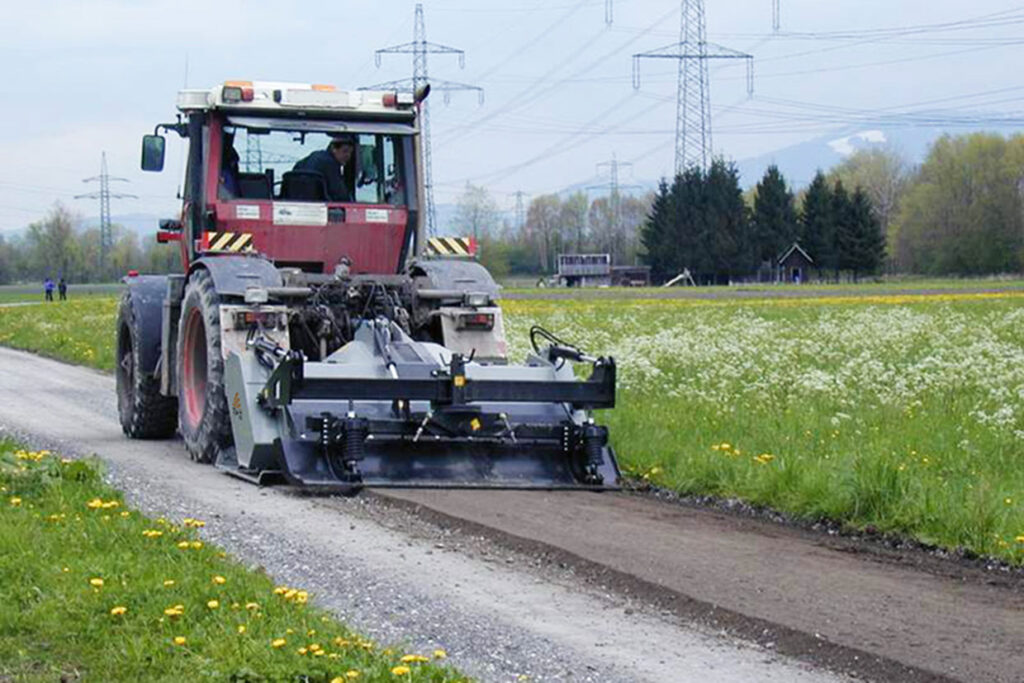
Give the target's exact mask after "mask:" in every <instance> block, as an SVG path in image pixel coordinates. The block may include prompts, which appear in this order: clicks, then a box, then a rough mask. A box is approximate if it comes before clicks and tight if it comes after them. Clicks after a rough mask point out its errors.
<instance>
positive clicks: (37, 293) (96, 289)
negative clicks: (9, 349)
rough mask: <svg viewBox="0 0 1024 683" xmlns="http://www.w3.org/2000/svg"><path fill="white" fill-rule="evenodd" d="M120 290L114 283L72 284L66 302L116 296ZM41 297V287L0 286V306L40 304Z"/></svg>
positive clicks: (54, 294) (39, 285) (54, 293)
mask: <svg viewBox="0 0 1024 683" xmlns="http://www.w3.org/2000/svg"><path fill="white" fill-rule="evenodd" d="M120 288H121V285H120V284H119V283H116V282H111V283H105V284H88V285H77V284H73V285H71V286H70V287H69V288H68V300H69V301H73V300H75V299H79V298H82V297H86V298H94V297H97V296H110V295H111V294H116V293H117V292H118V291H119V290H120ZM53 298H54V299H56V298H57V292H56V290H54V292H53ZM43 300H44V297H43V285H42V283H39V284H38V285H36V284H33V285H3V286H0V304H9V303H19V302H25V301H27V302H33V301H35V302H42V301H43Z"/></svg>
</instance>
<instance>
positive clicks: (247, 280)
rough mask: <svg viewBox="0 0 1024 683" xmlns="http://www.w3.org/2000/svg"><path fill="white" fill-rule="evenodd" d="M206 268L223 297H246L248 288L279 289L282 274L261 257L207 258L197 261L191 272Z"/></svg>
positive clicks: (218, 292) (193, 264)
mask: <svg viewBox="0 0 1024 683" xmlns="http://www.w3.org/2000/svg"><path fill="white" fill-rule="evenodd" d="M197 268H205V269H206V270H207V271H209V273H210V275H211V276H212V277H213V286H214V288H215V289H216V290H217V294H219V295H221V296H237V297H242V296H245V290H246V288H247V287H279V286H280V285H281V283H282V280H281V274H280V273H279V272H277V268H276V267H274V264H273V263H271V262H270V261H268V260H267V259H265V258H261V257H259V256H241V255H239V256H207V257H204V258H200V259H196V260H195V261H194V262H193V263H192V267H191V268H190V270H191V271H194V270H196V269H197Z"/></svg>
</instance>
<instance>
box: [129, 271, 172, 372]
mask: <svg viewBox="0 0 1024 683" xmlns="http://www.w3.org/2000/svg"><path fill="white" fill-rule="evenodd" d="M121 281H122V282H123V283H125V284H126V285H127V286H128V296H129V297H130V298H131V304H132V312H133V313H134V315H135V320H137V321H138V323H139V325H138V331H139V334H140V335H141V337H142V339H141V342H140V349H139V350H140V353H141V356H142V368H141V370H142V371H143V372H144V373H146V374H149V375H152V374H153V373H155V372H156V369H157V363H158V362H159V360H160V331H161V316H162V314H163V303H164V296H166V294H167V276H166V275H135V276H128V277H125V278H122V279H121Z"/></svg>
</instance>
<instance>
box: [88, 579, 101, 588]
mask: <svg viewBox="0 0 1024 683" xmlns="http://www.w3.org/2000/svg"><path fill="white" fill-rule="evenodd" d="M89 585H90V586H92V587H93V588H103V579H101V578H99V577H96V578H94V579H89Z"/></svg>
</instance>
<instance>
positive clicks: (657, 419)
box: [0, 287, 1024, 564]
mask: <svg viewBox="0 0 1024 683" xmlns="http://www.w3.org/2000/svg"><path fill="white" fill-rule="evenodd" d="M933 289H945V290H946V291H945V292H944V293H939V294H935V295H930V296H921V295H909V294H907V295H900V294H895V295H894V294H881V293H879V294H872V293H871V292H869V291H859V292H856V294H857V295H853V293H851V292H849V291H838V292H836V293H835V295H833V296H820V297H815V298H781V297H777V298H769V297H766V298H764V299H743V300H738V299H729V298H727V297H725V298H722V299H716V300H692V299H587V298H581V299H577V300H572V301H550V300H516V301H506V302H505V304H504V308H505V311H506V328H507V332H508V336H509V341H510V345H511V348H512V349H513V357H514V359H515V360H521V359H522V357H523V356H524V355H525V353H526V352H527V346H528V342H527V331H528V329H529V326H530V325H532V324H534V323H539V324H542V325H544V326H546V327H548V328H549V329H551V330H553V331H555V332H556V333H557V334H559V335H560V336H562V337H564V338H566V339H567V340H571V341H576V342H578V343H580V344H581V345H582V346H584V347H586V348H587V349H588V350H590V351H592V352H594V353H598V354H602V355H613V356H614V357H615V358H616V360H617V361H618V363H619V369H620V370H619V393H618V401H617V403H618V407H617V408H616V409H615V410H612V411H607V412H606V413H604V414H603V415H602V419H603V420H604V421H605V422H606V423H607V424H608V425H609V426H610V428H611V430H612V439H613V443H614V446H615V448H616V450H617V452H618V455H619V458H620V461H621V463H622V465H623V467H624V469H625V470H626V471H628V472H629V473H631V474H632V475H634V476H637V477H641V478H644V477H645V478H647V479H649V480H650V481H652V482H654V483H657V484H659V485H662V486H665V487H668V488H671V489H674V490H676V491H679V492H681V493H684V494H705V495H706V494H710V495H715V496H723V497H737V498H741V499H744V500H747V501H749V502H752V503H755V504H760V505H767V506H771V507H773V508H776V509H779V510H782V511H785V512H787V513H790V514H792V515H796V516H799V517H802V518H807V519H820V518H827V519H831V520H837V521H840V522H844V523H847V524H849V525H851V526H853V527H857V528H865V527H872V528H874V529H877V530H879V531H884V532H895V533H899V534H903V535H907V536H911V537H914V538H916V539H918V540H921V541H923V542H926V543H933V544H937V545H941V546H946V547H951V548H957V547H961V548H965V549H969V550H970V551H972V552H975V553H979V554H984V555H991V556H995V557H999V558H1001V559H1003V560H1006V561H1008V562H1013V563H1016V564H1021V563H1024V459H1022V457H1021V456H1022V455H1024V292H1021V291H1016V290H1013V289H1011V290H1008V291H1005V292H1001V293H974V292H964V291H961V290H959V289H958V288H956V287H948V288H939V287H934V288H933ZM114 313H115V305H114V301H113V300H112V299H107V300H99V301H96V302H93V303H91V304H90V303H86V302H74V305H71V306H68V307H66V308H63V309H62V308H59V307H43V306H25V307H18V308H12V309H0V343H4V344H9V345H16V346H20V347H22V348H32V349H38V350H41V351H42V352H44V353H47V354H49V355H53V356H56V357H62V358H66V359H69V360H72V361H74V362H79V363H85V364H88V365H91V366H93V367H98V368H102V369H108V370H109V369H110V368H111V367H113V356H112V341H113V331H112V330H113V317H114Z"/></svg>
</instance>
